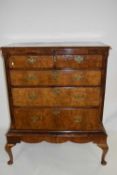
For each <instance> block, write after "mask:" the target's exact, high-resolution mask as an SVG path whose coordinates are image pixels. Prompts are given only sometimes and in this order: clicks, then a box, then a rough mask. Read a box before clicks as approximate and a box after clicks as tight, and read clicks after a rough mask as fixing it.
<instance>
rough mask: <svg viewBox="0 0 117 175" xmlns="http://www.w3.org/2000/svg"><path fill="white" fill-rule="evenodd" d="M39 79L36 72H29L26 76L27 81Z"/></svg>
mask: <svg viewBox="0 0 117 175" xmlns="http://www.w3.org/2000/svg"><path fill="white" fill-rule="evenodd" d="M34 80H37V77H36V76H35V75H34V74H29V75H27V76H26V81H34Z"/></svg>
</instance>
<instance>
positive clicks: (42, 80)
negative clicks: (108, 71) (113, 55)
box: [10, 70, 101, 86]
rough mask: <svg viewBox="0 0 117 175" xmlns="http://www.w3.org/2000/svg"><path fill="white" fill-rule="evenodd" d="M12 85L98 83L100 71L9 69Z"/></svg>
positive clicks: (89, 84)
mask: <svg viewBox="0 0 117 175" xmlns="http://www.w3.org/2000/svg"><path fill="white" fill-rule="evenodd" d="M10 77H11V84H12V85H13V86H19V85H20V86H34V85H38V86H39V85H47V86H48V85H56V86H59V85H60V86H74V85H87V86H91V85H100V84H101V71H77V70H75V71H73V70H72V71H59V70H55V71H18V70H16V71H15V70H12V71H10Z"/></svg>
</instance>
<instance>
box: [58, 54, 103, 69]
mask: <svg viewBox="0 0 117 175" xmlns="http://www.w3.org/2000/svg"><path fill="white" fill-rule="evenodd" d="M55 61H56V67H57V68H76V69H77V68H80V69H81V68H102V67H103V66H102V55H56V56H55Z"/></svg>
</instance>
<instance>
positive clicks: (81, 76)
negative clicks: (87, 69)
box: [73, 75, 83, 81]
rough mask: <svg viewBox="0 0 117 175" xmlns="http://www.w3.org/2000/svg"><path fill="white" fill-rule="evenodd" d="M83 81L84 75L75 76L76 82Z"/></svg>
mask: <svg viewBox="0 0 117 175" xmlns="http://www.w3.org/2000/svg"><path fill="white" fill-rule="evenodd" d="M81 79H83V75H75V76H74V77H73V80H75V81H79V80H81Z"/></svg>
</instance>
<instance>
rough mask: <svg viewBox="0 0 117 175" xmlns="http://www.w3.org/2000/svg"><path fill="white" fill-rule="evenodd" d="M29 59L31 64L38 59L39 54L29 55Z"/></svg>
mask: <svg viewBox="0 0 117 175" xmlns="http://www.w3.org/2000/svg"><path fill="white" fill-rule="evenodd" d="M27 61H28V63H29V64H34V63H35V62H36V61H37V56H28V59H27Z"/></svg>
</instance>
